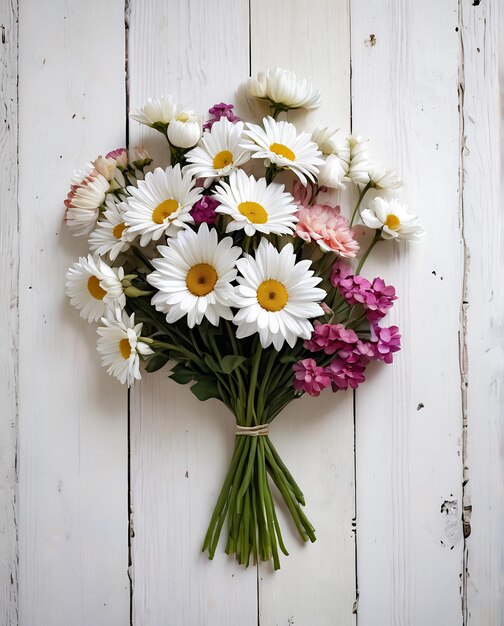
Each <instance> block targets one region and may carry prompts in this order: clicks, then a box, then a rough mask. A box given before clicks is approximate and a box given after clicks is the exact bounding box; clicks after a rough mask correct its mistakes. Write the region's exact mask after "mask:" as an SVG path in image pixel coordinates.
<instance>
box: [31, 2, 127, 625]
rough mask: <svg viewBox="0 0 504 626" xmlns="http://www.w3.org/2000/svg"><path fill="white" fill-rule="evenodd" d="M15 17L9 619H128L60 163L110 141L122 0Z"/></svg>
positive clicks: (110, 396)
mask: <svg viewBox="0 0 504 626" xmlns="http://www.w3.org/2000/svg"><path fill="white" fill-rule="evenodd" d="M19 19H20V23H19V29H20V30H19V42H20V57H19V75H20V81H19V93H20V108H19V128H20V133H19V140H20V144H19V159H20V165H19V168H20V183H19V209H20V245H21V260H20V282H19V289H20V342H19V343H20V377H19V415H20V418H19V430H20V451H21V456H20V521H19V553H20V565H19V574H20V579H19V601H20V611H19V623H20V625H21V626H67V625H69V624H71V625H72V626H89V625H90V624H93V626H105V625H108V626H116V625H119V624H120V625H123V624H127V623H128V620H129V585H128V578H127V436H126V433H127V419H126V418H127V404H126V400H127V398H126V392H125V390H124V388H122V387H121V386H120V385H119V383H117V381H114V380H113V379H112V378H110V377H108V376H107V375H106V373H105V371H104V370H103V368H102V367H101V365H100V360H99V356H98V353H97V352H96V348H95V346H96V331H95V328H94V325H88V324H87V322H85V321H84V320H82V319H81V318H80V317H79V315H78V313H77V311H75V309H73V308H72V307H71V306H70V304H69V303H68V300H67V298H66V296H65V292H64V291H65V286H64V285H65V272H66V270H67V268H68V267H69V266H70V264H71V263H72V262H74V261H75V260H77V258H78V256H79V254H83V253H86V254H87V242H86V240H85V239H75V238H74V237H73V236H71V235H70V233H68V232H67V230H66V228H65V227H64V224H63V210H64V207H63V200H64V198H65V196H66V194H67V192H68V189H69V182H70V180H69V179H70V175H71V173H72V171H73V169H74V168H76V167H81V166H82V165H83V163H85V162H87V161H89V160H91V159H94V158H95V157H96V156H97V155H98V154H103V153H104V152H106V151H108V150H110V149H113V148H115V147H117V146H120V145H121V144H123V143H124V129H125V125H124V119H125V89H124V5H123V3H122V1H119V0H112V1H111V2H107V3H101V2H98V1H97V0H91V1H90V2H85V3H83V2H78V3H69V2H66V1H65V0H55V1H54V2H51V3H39V2H35V1H34V0H23V2H22V3H21V7H20V18H19Z"/></svg>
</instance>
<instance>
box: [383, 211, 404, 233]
mask: <svg viewBox="0 0 504 626" xmlns="http://www.w3.org/2000/svg"><path fill="white" fill-rule="evenodd" d="M385 226H388V227H389V228H390V230H399V227H400V226H401V220H400V219H399V218H398V217H397V215H393V214H392V213H390V214H389V215H387V219H386V220H385Z"/></svg>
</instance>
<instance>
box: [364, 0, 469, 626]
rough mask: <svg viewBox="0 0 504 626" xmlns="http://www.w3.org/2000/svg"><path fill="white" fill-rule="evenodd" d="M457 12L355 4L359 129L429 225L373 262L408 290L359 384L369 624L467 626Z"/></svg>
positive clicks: (394, 1)
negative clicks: (391, 345) (392, 345)
mask: <svg viewBox="0 0 504 626" xmlns="http://www.w3.org/2000/svg"><path fill="white" fill-rule="evenodd" d="M457 10H458V7H457V1H456V0H449V1H447V2H443V3H439V2H436V1H435V0H428V1H426V2H422V3H418V2H414V1H413V0H408V1H406V2H403V1H400V0H390V1H385V0H383V1H381V2H375V3H372V4H370V3H369V2H366V1H365V0H352V102H353V108H352V121H353V132H354V133H356V134H362V135H365V136H370V137H372V139H373V140H374V147H375V154H376V156H377V158H379V159H380V160H382V161H384V162H385V163H386V164H387V165H389V166H392V167H396V168H397V169H398V170H399V172H400V174H401V175H402V177H403V178H404V180H405V181H406V187H405V189H404V191H403V197H404V200H405V201H406V202H407V204H408V205H409V206H410V209H411V211H412V212H413V213H415V214H419V215H420V216H421V219H422V222H423V225H424V228H425V230H426V231H427V235H426V237H425V238H424V240H423V241H422V242H421V243H418V244H413V245H409V246H403V245H398V246H393V245H384V244H380V245H381V246H382V247H381V250H379V253H378V255H377V256H376V257H375V258H374V259H373V261H372V262H370V263H369V266H368V267H367V268H366V270H365V274H367V275H369V276H370V277H372V276H375V275H380V276H383V277H384V278H385V279H386V280H387V281H390V282H392V283H393V284H395V285H396V287H397V289H398V295H399V301H398V303H397V304H396V307H395V310H394V311H393V314H392V316H391V322H392V323H397V324H398V325H399V326H400V328H401V330H402V336H403V348H404V350H403V352H401V353H400V354H399V355H398V357H397V359H396V362H395V363H394V365H393V366H392V367H380V368H376V370H375V372H374V373H373V376H372V377H371V379H370V380H369V383H368V384H367V386H366V388H363V389H362V390H359V391H358V392H357V399H356V449H357V465H356V484H357V555H358V556H357V578H358V590H359V603H358V622H359V626H368V625H369V626H390V624H393V625H394V626H399V625H401V626H415V625H419V626H420V625H424V624H443V625H445V626H454V625H456V624H461V623H462V614H461V598H460V590H459V587H460V574H461V561H462V549H463V534H462V527H461V514H462V485H461V483H462V465H461V433H462V411H461V391H460V389H461V377H460V371H459V360H458V349H459V348H458V334H459V330H460V305H461V293H462V281H463V255H462V248H461V242H460V225H459V220H460V216H459V115H458V110H457V107H458V94H457V90H458V70H459V68H458V45H459V42H458V33H457V32H456V29H457V27H458V15H457Z"/></svg>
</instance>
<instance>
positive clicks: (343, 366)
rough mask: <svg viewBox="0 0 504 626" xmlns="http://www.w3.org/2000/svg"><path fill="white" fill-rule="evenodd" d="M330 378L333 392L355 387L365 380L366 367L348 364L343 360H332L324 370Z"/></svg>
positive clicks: (356, 363)
mask: <svg viewBox="0 0 504 626" xmlns="http://www.w3.org/2000/svg"><path fill="white" fill-rule="evenodd" d="M326 371H327V372H328V373H329V374H330V376H331V382H332V388H333V391H338V390H340V389H341V390H345V389H348V387H350V388H351V389H357V387H358V386H359V385H360V384H361V383H363V382H364V381H365V380H366V377H365V376H364V372H365V371H366V366H365V365H362V364H361V363H359V362H355V363H348V362H347V361H345V360H344V359H340V358H337V359H334V361H331V363H330V365H329V367H328V368H327V370H326Z"/></svg>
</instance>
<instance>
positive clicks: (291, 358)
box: [279, 354, 298, 363]
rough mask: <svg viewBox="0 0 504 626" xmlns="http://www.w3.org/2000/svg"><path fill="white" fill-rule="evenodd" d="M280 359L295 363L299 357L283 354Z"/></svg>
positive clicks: (284, 361) (281, 361) (282, 361)
mask: <svg viewBox="0 0 504 626" xmlns="http://www.w3.org/2000/svg"><path fill="white" fill-rule="evenodd" d="M279 360H280V363H295V362H296V361H297V360H298V359H296V358H295V357H293V356H290V355H288V354H286V355H285V356H281V357H280V359H279Z"/></svg>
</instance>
